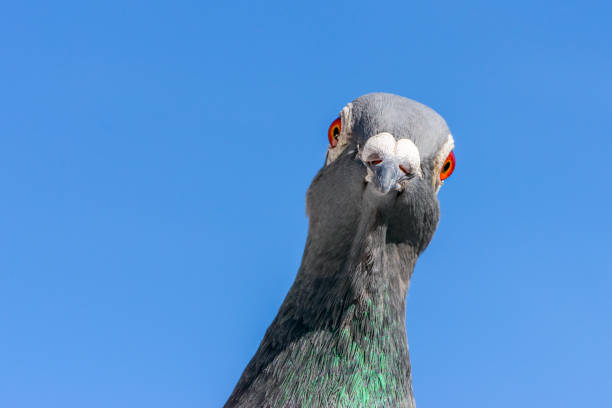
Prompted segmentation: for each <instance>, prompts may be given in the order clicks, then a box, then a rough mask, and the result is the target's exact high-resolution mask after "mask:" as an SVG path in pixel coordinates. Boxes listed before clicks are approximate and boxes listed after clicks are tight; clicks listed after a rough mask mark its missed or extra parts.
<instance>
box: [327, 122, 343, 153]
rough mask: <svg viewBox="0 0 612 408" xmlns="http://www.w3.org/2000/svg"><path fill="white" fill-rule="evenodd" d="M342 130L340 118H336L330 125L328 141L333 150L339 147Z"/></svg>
mask: <svg viewBox="0 0 612 408" xmlns="http://www.w3.org/2000/svg"><path fill="white" fill-rule="evenodd" d="M341 130H342V122H341V121H340V117H338V118H336V120H334V121H333V122H332V124H331V125H329V130H328V131H327V139H328V140H329V145H330V146H331V147H332V148H333V147H336V146H337V145H338V139H339V138H340V131H341Z"/></svg>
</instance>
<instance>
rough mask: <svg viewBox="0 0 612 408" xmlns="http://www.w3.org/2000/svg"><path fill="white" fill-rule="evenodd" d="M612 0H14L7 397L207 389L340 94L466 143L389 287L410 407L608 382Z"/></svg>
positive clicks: (518, 398)
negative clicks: (415, 112)
mask: <svg viewBox="0 0 612 408" xmlns="http://www.w3.org/2000/svg"><path fill="white" fill-rule="evenodd" d="M611 15H612V6H611V5H610V2H609V1H599V2H594V1H570V2H565V1H549V2H548V1H546V2H544V1H540V2H534V1H513V2H490V1H479V2H476V1H467V2H456V1H447V2H430V1H418V2H412V1H411V2H408V1H402V2H395V3H392V2H384V1H381V2H376V4H374V3H364V2H359V1H346V2H341V3H336V4H335V5H333V6H332V5H330V4H329V2H327V1H325V2H312V1H309V2H302V3H296V2H285V1H283V2H280V1H279V2H266V3H265V4H263V3H262V4H257V2H252V1H251V2H248V1H232V2H218V3H216V4H213V3H212V2H198V1H175V2H165V3H161V2H152V1H140V2H132V1H130V2H124V1H122V2H118V1H107V2H103V3H102V4H92V2H82V1H79V2H77V1H74V2H65V1H59V2H31V1H23V2H10V3H6V4H5V5H4V7H3V9H2V12H1V13H0V45H1V56H2V63H1V64H0V84H1V87H0V90H1V95H2V97H1V98H0V188H1V191H2V194H1V197H0V214H1V215H0V231H1V233H0V406H2V407H11V408H19V407H37V408H38V407H62V408H67V407H89V408H96V407H114V408H115V407H219V406H221V405H222V403H223V402H224V401H225V399H226V398H227V396H228V395H229V394H230V392H231V390H232V389H233V387H234V385H235V383H236V382H237V380H238V378H239V376H240V374H241V372H242V370H243V368H244V367H245V365H246V363H247V362H248V361H249V359H250V358H251V356H252V355H253V353H254V352H255V350H256V349H257V346H258V344H259V342H260V340H261V338H262V336H263V334H264V332H265V330H266V328H267V326H268V325H269V324H270V322H271V321H272V319H273V318H274V316H275V314H276V312H277V310H278V307H279V306H280V304H281V302H282V300H283V298H284V296H285V294H286V292H287V290H288V289H289V287H290V285H291V283H292V281H293V279H294V277H295V274H296V272H297V268H298V266H299V263H300V259H301V255H302V250H303V246H304V242H305V238H306V233H307V219H306V216H305V209H304V198H305V192H306V189H307V188H308V186H309V184H310V182H311V180H312V178H313V176H314V175H315V173H316V172H317V170H318V169H319V168H320V167H321V165H322V164H323V160H324V154H325V150H326V147H327V137H326V131H327V127H328V125H329V123H330V122H331V121H332V120H333V119H334V118H335V117H336V116H337V113H338V112H339V111H340V109H341V108H342V107H343V106H344V105H345V104H346V103H347V102H350V101H351V100H352V99H354V98H356V97H357V96H359V95H361V94H364V93H367V92H372V91H386V92H393V93H397V94H400V95H403V96H407V97H411V98H413V99H416V100H418V101H420V102H423V103H425V104H427V105H429V106H431V107H432V108H434V109H435V110H437V111H438V112H439V113H440V114H441V115H442V116H443V117H444V118H445V119H446V120H447V122H448V124H449V126H450V129H451V131H452V132H453V135H454V137H455V141H456V149H455V153H456V157H457V169H456V171H455V173H454V174H453V176H452V177H451V179H450V181H449V182H448V183H446V185H445V186H444V187H443V189H442V190H441V192H440V195H439V198H440V202H441V208H442V218H441V222H440V226H439V228H438V231H437V233H436V235H435V237H434V239H433V241H432V243H431V245H430V246H429V248H428V249H427V251H426V252H425V253H424V254H423V255H422V257H421V259H420V260H419V262H418V263H417V267H416V271H415V274H414V277H413V281H412V286H411V289H410V292H409V295H408V301H407V327H408V340H409V344H410V351H411V357H412V364H413V377H414V389H415V395H416V401H417V404H418V406H419V407H423V408H425V407H451V406H452V407H470V408H473V407H497V408H503V407H516V406H521V407H548V406H550V407H557V408H559V407H605V406H610V405H609V404H610V390H611V389H612V376H611V375H610V367H612V351H611V349H610V348H611V344H612V313H611V312H612V298H611V295H610V294H611V292H612V278H611V275H612V261H611V258H610V252H611V250H612V212H611V207H612V205H611V200H612V193H611V192H610V191H611V190H610V187H609V185H610V172H611V171H612V140H611V138H612V123H611V118H612V101H611V95H612V78H611V72H612V28H611V25H610V16H611Z"/></svg>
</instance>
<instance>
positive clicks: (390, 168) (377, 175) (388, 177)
mask: <svg viewBox="0 0 612 408" xmlns="http://www.w3.org/2000/svg"><path fill="white" fill-rule="evenodd" d="M371 169H372V172H373V173H374V174H373V177H372V181H373V182H374V185H375V186H376V189H377V190H378V191H380V192H381V193H383V194H387V193H388V192H389V191H391V190H394V189H395V190H400V189H401V185H400V184H399V181H400V179H401V178H402V176H403V175H404V174H403V172H402V171H401V170H400V168H399V166H398V164H397V163H394V162H393V161H383V162H382V163H380V164H378V165H376V166H373V167H371Z"/></svg>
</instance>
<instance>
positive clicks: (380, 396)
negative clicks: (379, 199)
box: [279, 216, 416, 407]
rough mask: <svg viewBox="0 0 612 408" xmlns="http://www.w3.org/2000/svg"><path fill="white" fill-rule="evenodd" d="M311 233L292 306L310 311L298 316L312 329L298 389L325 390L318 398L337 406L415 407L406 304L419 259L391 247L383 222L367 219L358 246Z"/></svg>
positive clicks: (301, 356)
mask: <svg viewBox="0 0 612 408" xmlns="http://www.w3.org/2000/svg"><path fill="white" fill-rule="evenodd" d="M311 232H314V233H315V234H311V236H309V243H308V244H307V248H306V251H305V257H304V260H303V264H302V268H301V270H300V272H299V274H298V278H297V279H296V282H295V284H294V287H293V288H292V289H291V291H290V293H289V295H288V296H287V299H286V301H285V304H287V305H288V307H289V308H290V309H293V307H291V306H290V305H292V304H293V301H292V300H294V299H295V301H296V303H295V304H294V305H298V304H301V305H309V307H308V308H307V309H302V310H300V311H298V310H297V309H293V310H294V312H297V313H295V314H294V318H295V319H296V321H298V322H299V323H298V324H299V325H300V327H302V329H303V330H305V332H304V334H303V337H302V338H300V347H299V353H297V354H296V355H294V360H293V361H294V362H295V363H296V366H299V367H300V368H299V370H296V372H295V374H296V376H297V380H296V383H295V384H294V386H295V387H296V389H300V390H319V389H322V390H324V392H323V394H321V393H316V394H311V395H314V398H317V396H320V395H327V396H326V397H325V398H332V399H337V401H338V406H395V407H412V406H413V404H414V402H413V398H412V387H411V377H410V362H409V356H408V344H407V340H406V325H405V305H406V303H405V299H406V292H407V290H408V282H409V279H410V275H411V274H412V270H413V268H414V264H415V261H416V252H415V251H414V250H412V248H411V247H410V246H409V245H406V244H401V243H390V242H387V234H388V231H387V226H386V224H385V223H384V222H382V220H380V219H379V218H378V217H376V216H374V217H372V218H371V219H367V220H364V219H362V220H361V222H360V223H359V224H358V226H357V227H356V231H355V234H354V235H353V236H354V238H353V239H352V241H350V242H346V241H344V242H343V241H341V240H339V241H336V242H340V243H339V245H338V247H336V248H330V247H329V246H326V245H320V243H319V244H318V243H317V242H315V241H316V238H314V237H316V236H317V234H316V231H311ZM313 235H314V237H313ZM318 236H322V235H318ZM311 239H312V240H311ZM329 251H332V252H335V253H337V254H341V253H344V254H345V256H344V257H342V256H335V257H334V256H332V257H330V256H329ZM322 259H326V260H327V261H328V262H327V263H326V264H325V265H323V264H321V262H320V260H322ZM330 260H331V261H330ZM283 307H285V305H283ZM281 312H282V308H281ZM279 315H280V313H279ZM329 395H332V397H329ZM304 398H306V396H304ZM320 402H323V400H321V401H320ZM314 405H315V406H317V404H314ZM323 405H325V404H323ZM332 406H333V405H332Z"/></svg>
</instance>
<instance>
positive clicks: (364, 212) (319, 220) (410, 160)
mask: <svg viewBox="0 0 612 408" xmlns="http://www.w3.org/2000/svg"><path fill="white" fill-rule="evenodd" d="M328 141H329V148H328V151H327V155H326V159H325V165H324V166H323V168H322V169H321V170H320V171H319V173H318V174H317V176H316V177H315V179H314V181H313V183H312V185H311V187H310V189H309V192H308V197H307V208H308V213H309V215H310V218H311V226H313V225H314V226H315V228H320V229H321V228H322V229H327V228H333V229H335V230H336V231H340V232H342V231H343V230H345V231H346V232H347V234H348V233H349V231H351V230H352V229H354V226H355V225H359V223H360V222H362V221H363V220H364V219H366V218H368V219H375V220H376V221H375V222H376V224H377V225H384V226H385V227H386V239H387V241H396V242H408V243H411V244H412V245H414V246H415V249H416V251H417V253H420V252H421V251H422V250H423V249H425V247H426V246H427V244H428V243H429V241H430V240H431V238H432V236H433V233H434V231H435V229H436V227H437V223H438V219H439V205H438V199H437V193H438V191H439V189H440V187H441V186H442V184H443V183H444V180H445V179H446V178H448V177H449V176H450V174H451V173H452V172H453V170H454V167H455V157H454V154H453V148H454V141H453V137H452V136H451V134H450V131H449V129H448V126H447V125H446V122H445V121H444V119H442V117H441V116H440V115H438V114H437V113H436V112H435V111H433V110H432V109H430V108H428V107H427V106H425V105H423V104H420V103H418V102H416V101H413V100H410V99H407V98H404V97H401V96H398V95H393V94H386V93H372V94H367V95H363V96H361V97H359V98H357V99H355V100H354V101H353V102H351V103H349V104H348V105H346V106H345V107H344V108H343V109H342V110H341V112H340V115H339V117H338V118H337V119H336V120H334V121H333V122H332V124H331V126H330V128H329V130H328Z"/></svg>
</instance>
